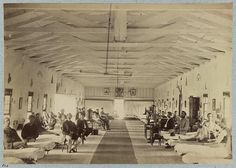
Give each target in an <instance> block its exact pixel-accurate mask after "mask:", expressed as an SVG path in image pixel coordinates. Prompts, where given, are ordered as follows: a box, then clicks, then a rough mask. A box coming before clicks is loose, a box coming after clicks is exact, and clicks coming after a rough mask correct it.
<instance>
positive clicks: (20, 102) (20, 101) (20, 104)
mask: <svg viewBox="0 0 236 168" xmlns="http://www.w3.org/2000/svg"><path fill="white" fill-rule="evenodd" d="M22 102H23V97H20V98H19V110H21V109H22Z"/></svg>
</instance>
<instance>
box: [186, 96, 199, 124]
mask: <svg viewBox="0 0 236 168" xmlns="http://www.w3.org/2000/svg"><path fill="white" fill-rule="evenodd" d="M199 106H200V98H199V97H193V96H190V97H189V122H190V125H193V124H194V123H195V122H196V121H197V119H198V117H199V116H198V111H199Z"/></svg>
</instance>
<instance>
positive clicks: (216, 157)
mask: <svg viewBox="0 0 236 168" xmlns="http://www.w3.org/2000/svg"><path fill="white" fill-rule="evenodd" d="M135 117H136V118H137V119H138V120H140V121H141V122H142V123H143V124H144V127H145V125H146V118H142V117H138V116H135ZM195 134H196V132H188V133H186V134H185V135H181V134H175V135H174V136H171V135H170V133H169V132H167V131H161V135H162V136H163V139H164V141H165V142H168V141H173V142H174V143H173V144H172V145H171V146H172V147H174V151H175V152H176V153H177V154H178V155H179V156H181V157H182V161H183V162H184V163H187V164H206V163H207V164H216V163H220V164H230V163H232V159H226V158H227V157H228V156H229V154H228V149H227V147H226V143H218V144H216V143H211V142H209V143H203V142H197V141H186V140H184V139H188V138H190V137H193V135H195ZM145 138H147V137H145ZM159 144H160V143H159ZM152 145H153V144H152Z"/></svg>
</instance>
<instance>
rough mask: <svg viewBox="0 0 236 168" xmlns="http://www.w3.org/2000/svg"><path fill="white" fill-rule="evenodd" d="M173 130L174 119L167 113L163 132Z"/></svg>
mask: <svg viewBox="0 0 236 168" xmlns="http://www.w3.org/2000/svg"><path fill="white" fill-rule="evenodd" d="M174 128H175V122H174V119H173V118H172V113H171V112H168V113H167V121H166V123H165V126H164V130H165V131H169V130H173V129H174Z"/></svg>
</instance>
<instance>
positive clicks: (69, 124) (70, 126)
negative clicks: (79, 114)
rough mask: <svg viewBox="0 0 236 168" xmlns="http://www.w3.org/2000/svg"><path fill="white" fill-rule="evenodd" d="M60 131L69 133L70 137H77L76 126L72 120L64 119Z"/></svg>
mask: <svg viewBox="0 0 236 168" xmlns="http://www.w3.org/2000/svg"><path fill="white" fill-rule="evenodd" d="M62 133H63V134H64V135H69V136H70V137H71V138H72V139H78V133H77V128H76V125H75V123H74V122H73V121H69V120H66V121H64V122H63V124H62Z"/></svg>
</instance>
